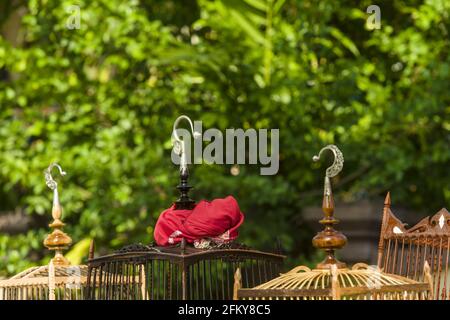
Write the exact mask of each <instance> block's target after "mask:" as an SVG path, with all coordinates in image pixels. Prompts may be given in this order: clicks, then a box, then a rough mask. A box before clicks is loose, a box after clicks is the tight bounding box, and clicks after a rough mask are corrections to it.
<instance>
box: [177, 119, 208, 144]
mask: <svg viewBox="0 0 450 320" xmlns="http://www.w3.org/2000/svg"><path fill="white" fill-rule="evenodd" d="M183 119H185V120H187V121H188V122H189V125H190V126H191V131H192V134H193V135H194V139H197V138H199V137H200V135H201V133H200V132H198V131H194V125H193V124H192V120H191V119H190V118H189V117H188V116H185V115H182V116H179V117H178V118H177V119H176V120H175V122H174V124H173V131H172V132H173V137H174V138H175V140H176V141H178V142H182V140H181V139H180V137H179V136H178V134H177V127H178V124H179V123H180V121H181V120H183Z"/></svg>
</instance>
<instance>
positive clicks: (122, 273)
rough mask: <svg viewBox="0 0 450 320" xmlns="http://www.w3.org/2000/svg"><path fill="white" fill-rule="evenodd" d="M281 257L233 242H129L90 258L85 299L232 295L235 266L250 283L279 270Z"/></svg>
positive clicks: (226, 296)
mask: <svg viewBox="0 0 450 320" xmlns="http://www.w3.org/2000/svg"><path fill="white" fill-rule="evenodd" d="M284 258H285V257H284V256H283V255H280V254H278V253H269V252H261V251H257V250H253V249H251V248H249V247H247V246H244V245H242V244H237V243H229V244H222V245H219V246H215V247H211V248H209V249H198V248H195V247H193V246H190V245H186V244H185V242H184V241H183V242H182V243H181V244H180V245H175V246H169V247H159V246H154V245H149V246H146V245H131V246H127V247H125V248H123V249H121V250H119V251H118V252H116V253H114V254H111V255H107V256H103V257H98V258H95V259H90V260H89V262H88V266H89V268H88V279H87V293H86V298H87V299H92V300H161V299H164V300H171V299H177V300H186V299H201V300H210V299H231V298H232V297H233V281H234V280H233V275H234V272H235V270H236V269H237V268H240V269H241V270H242V273H243V281H244V283H245V284H246V285H249V286H254V285H258V284H260V283H263V282H265V281H268V280H270V279H272V278H274V277H275V276H277V275H278V274H279V273H280V270H281V266H282V263H283V260H284Z"/></svg>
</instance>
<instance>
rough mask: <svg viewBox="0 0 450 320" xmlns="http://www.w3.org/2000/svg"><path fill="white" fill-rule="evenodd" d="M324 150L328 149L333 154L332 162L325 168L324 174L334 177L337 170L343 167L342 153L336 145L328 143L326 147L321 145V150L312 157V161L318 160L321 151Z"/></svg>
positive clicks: (337, 172) (339, 170)
mask: <svg viewBox="0 0 450 320" xmlns="http://www.w3.org/2000/svg"><path fill="white" fill-rule="evenodd" d="M324 150H330V151H331V152H333V155H334V161H333V164H332V165H331V166H330V167H328V168H327V170H326V171H325V175H326V176H327V177H328V178H332V177H335V176H337V175H338V174H339V172H341V171H342V168H343V167H344V155H343V154H342V152H341V150H339V148H338V147H336V146H335V145H334V144H330V145H327V146H326V147H323V148H322V150H320V151H319V154H318V155H315V156H314V157H313V161H315V162H317V161H319V159H320V156H321V155H322V152H323V151H324Z"/></svg>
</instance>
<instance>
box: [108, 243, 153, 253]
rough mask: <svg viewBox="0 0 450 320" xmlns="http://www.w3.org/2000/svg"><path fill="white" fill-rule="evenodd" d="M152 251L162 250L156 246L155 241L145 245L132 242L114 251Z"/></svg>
mask: <svg viewBox="0 0 450 320" xmlns="http://www.w3.org/2000/svg"><path fill="white" fill-rule="evenodd" d="M150 251H156V252H160V250H159V249H157V248H155V247H154V244H153V243H152V244H150V245H145V244H142V243H134V244H130V245H127V246H125V247H122V248H120V249H119V250H116V251H115V252H114V253H130V252H150Z"/></svg>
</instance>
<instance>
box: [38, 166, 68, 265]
mask: <svg viewBox="0 0 450 320" xmlns="http://www.w3.org/2000/svg"><path fill="white" fill-rule="evenodd" d="M54 167H56V168H58V170H59V173H60V174H61V175H62V176H64V175H65V174H66V173H65V172H64V171H63V170H62V168H61V167H60V166H59V165H58V164H57V163H52V164H51V165H50V166H49V167H48V168H47V170H45V171H44V176H45V183H46V184H47V186H48V187H49V188H50V189H52V190H53V207H52V217H53V222H52V223H51V224H49V227H50V228H52V229H53V231H52V233H51V234H49V235H47V237H46V238H45V240H44V245H45V246H46V247H47V248H48V249H49V250H54V251H55V257H54V258H53V259H52V260H51V261H52V263H53V264H54V265H69V264H70V262H69V261H68V260H67V259H66V258H64V256H63V254H62V251H63V250H65V249H67V248H68V247H69V246H70V245H71V244H72V239H71V238H70V237H69V236H68V235H67V234H65V233H64V232H63V231H62V227H63V226H64V223H63V222H62V221H61V216H62V207H61V204H60V203H59V195H58V184H57V183H56V181H55V180H54V179H53V177H52V175H51V171H52V169H53V168H54Z"/></svg>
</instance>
